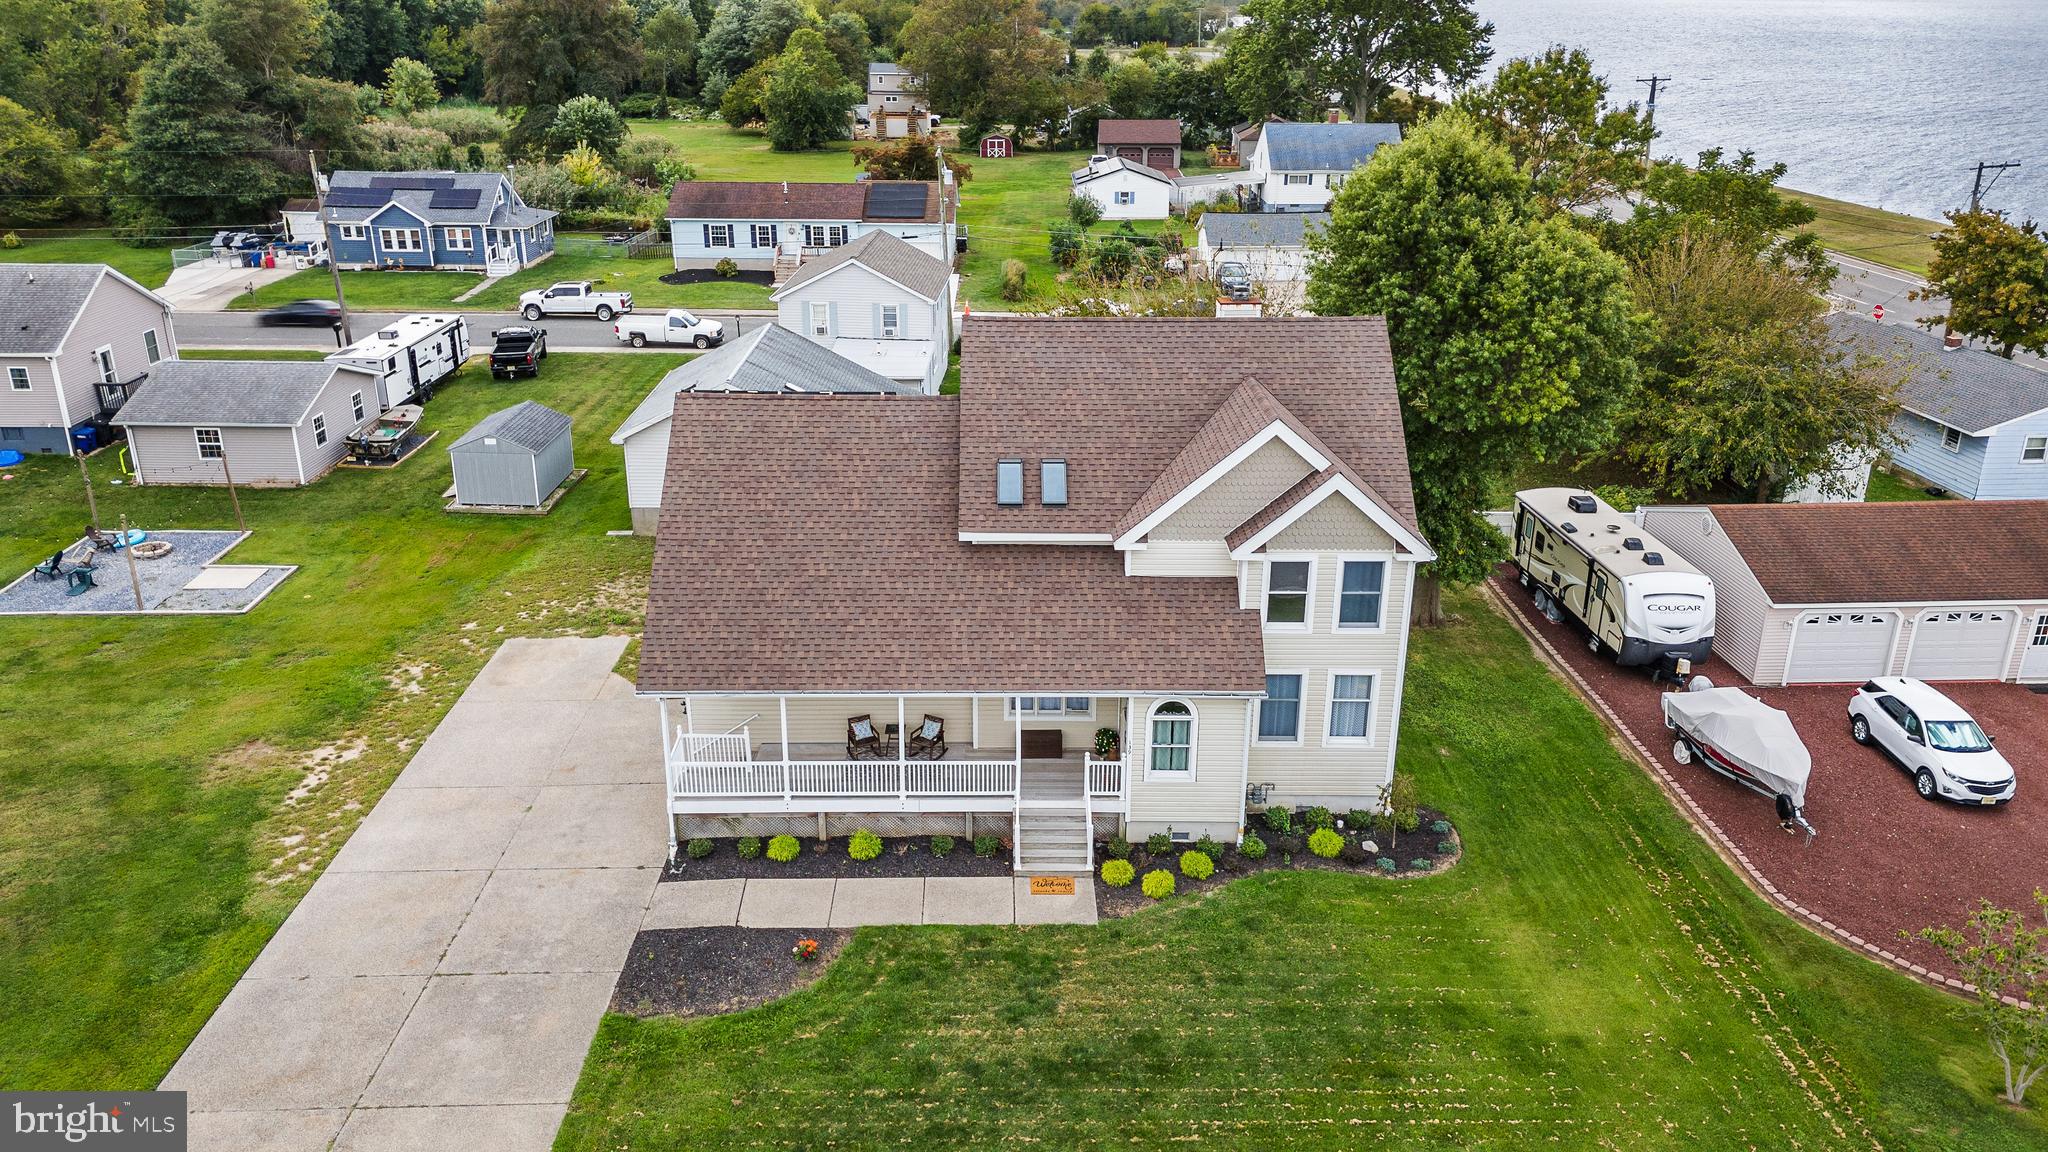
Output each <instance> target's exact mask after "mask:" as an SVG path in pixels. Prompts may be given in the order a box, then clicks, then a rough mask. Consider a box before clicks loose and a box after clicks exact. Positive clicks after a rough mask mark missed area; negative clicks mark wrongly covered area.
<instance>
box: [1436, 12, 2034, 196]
mask: <svg viewBox="0 0 2048 1152" xmlns="http://www.w3.org/2000/svg"><path fill="white" fill-rule="evenodd" d="M1475 6H1476V7H1477V9H1478V11H1479V14H1480V16H1481V17H1483V18H1484V19H1487V20H1490V21H1492V22H1493V24H1494V25H1495V32H1494V38H1493V48H1494V64H1495V65H1498V64H1499V63H1500V62H1501V61H1504V60H1508V59H1511V58H1513V57H1516V56H1527V55H1532V54H1534V53H1538V52H1541V51H1542V50H1543V49H1545V48H1546V47H1549V46H1550V45H1553V44H1563V45H1567V46H1570V47H1576V48H1583V49H1585V50H1586V52H1587V53H1588V54H1589V55H1591V56H1592V58H1593V65H1594V69H1595V71H1597V72H1599V73H1601V74H1602V75H1604V76H1606V77H1607V80H1608V82H1609V84H1610V85H1611V86H1612V89H1613V95H1614V97H1615V98H1616V99H1618V100H1622V101H1627V100H1641V99H1642V98H1644V97H1646V96H1647V95H1648V93H1649V88H1648V86H1647V85H1643V84H1637V83H1636V79H1637V78H1638V77H1647V76H1650V75H1652V74H1653V73H1654V74H1655V75H1660V76H1669V77H1671V80H1670V82H1669V83H1668V84H1666V85H1664V86H1663V88H1662V90H1661V91H1660V92H1659V93H1658V97H1657V128H1658V131H1659V133H1660V136H1659V139H1658V141H1657V144H1656V149H1657V153H1658V154H1659V155H1661V156H1674V157H1678V158H1681V159H1687V160H1690V159H1692V158H1693V157H1694V156H1695V155H1697V154H1698V153H1699V152H1700V151H1701V150H1702V149H1706V148H1714V147H1720V148H1724V149H1726V150H1727V151H1728V152H1729V153H1731V154H1732V153H1735V152H1737V151H1740V150H1741V149H1745V148H1747V149H1750V150H1752V151H1754V152H1755V153H1756V154H1757V156H1758V158H1759V159H1760V160H1762V161H1764V162H1766V163H1775V162H1777V161H1781V160H1782V161H1784V162H1785V164H1786V165H1788V166H1789V168H1790V169H1791V171H1790V172H1789V173H1788V174H1787V175H1786V177H1785V180H1784V184H1785V185H1786V186H1787V187H1790V188H1798V189H1801V190H1802V191H1807V192H1816V193H1819V194H1820V195H1823V196H1831V197H1834V198H1836V199H1840V200H1851V201H1855V202H1856V203H1859V204H1868V205H1872V206H1875V207H1879V208H1886V209H1890V210H1892V211H1894V212H1904V213H1907V214H1909V215H1913V216H1922V217H1926V218H1929V219H1939V218H1940V216H1941V213H1942V212H1944V211H1947V210H1949V209H1953V208H1960V207H1965V206H1967V205H1968V202H1969V199H1970V183H1971V178H1972V170H1973V168H1974V166H1975V164H1976V163H1977V162H1978V161H1979V160H1984V161H2004V160H2018V161H2021V163H2022V166H2021V167H2020V168H2019V169H2017V170H2014V171H2008V172H2006V173H2005V174H2004V175H2003V176H2002V177H2001V178H2000V179H1999V181H1998V183H1997V184H1996V185H1995V186H1994V187H1993V188H1992V190H1991V192H1990V193H1989V194H1988V195H1986V197H1985V204H1986V205H1987V206H1989V207H1992V208H1999V209H2006V210H2009V211H2010V212H2011V213H2012V215H2013V216H2014V217H2016V218H2031V219H2036V220H2040V221H2042V222H2043V223H2044V224H2048V0H1476V5H1475Z"/></svg>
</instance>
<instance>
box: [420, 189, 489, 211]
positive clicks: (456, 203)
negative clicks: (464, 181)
mask: <svg viewBox="0 0 2048 1152" xmlns="http://www.w3.org/2000/svg"><path fill="white" fill-rule="evenodd" d="M482 195H483V193H482V192H481V191H480V190H478V189H475V188H438V189H436V190H435V191H434V198H433V199H431V200H429V201H427V207H429V208H474V207H476V204H477V200H478V198H480V197H481V196H482Z"/></svg>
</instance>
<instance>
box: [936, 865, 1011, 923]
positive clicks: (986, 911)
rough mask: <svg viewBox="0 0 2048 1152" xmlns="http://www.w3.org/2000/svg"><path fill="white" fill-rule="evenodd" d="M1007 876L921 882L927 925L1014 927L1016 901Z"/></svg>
mask: <svg viewBox="0 0 2048 1152" xmlns="http://www.w3.org/2000/svg"><path fill="white" fill-rule="evenodd" d="M1013 880H1014V878H1013V877H1009V876H933V877H930V878H929V879H927V880H926V881H925V882H924V922H925V923H927V924H1014V923H1016V922H1017V898H1016V895H1015V892H1016V886H1015V884H1014V883H1013Z"/></svg>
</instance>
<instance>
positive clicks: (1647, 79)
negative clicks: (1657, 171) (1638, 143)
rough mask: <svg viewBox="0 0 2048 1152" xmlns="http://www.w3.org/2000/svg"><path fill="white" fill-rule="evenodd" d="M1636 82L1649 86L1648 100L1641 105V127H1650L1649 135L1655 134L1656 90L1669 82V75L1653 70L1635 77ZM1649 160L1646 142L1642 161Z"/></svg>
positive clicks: (1646, 161)
mask: <svg viewBox="0 0 2048 1152" xmlns="http://www.w3.org/2000/svg"><path fill="white" fill-rule="evenodd" d="M1636 83H1638V84H1648V85H1649V86H1650V102H1649V103H1648V104H1646V105H1644V106H1643V127H1645V128H1648V129H1650V135H1652V136H1655V135H1656V134H1657V133H1656V129H1657V92H1658V91H1659V90H1660V89H1661V88H1663V86H1664V85H1666V84H1669V83H1671V77H1669V76H1659V75H1657V74H1656V73H1655V72H1652V73H1650V74H1649V75H1648V76H1638V77H1636ZM1649 161H1650V146H1649V145H1648V144H1644V145H1643V162H1644V163H1645V164H1647V163H1649Z"/></svg>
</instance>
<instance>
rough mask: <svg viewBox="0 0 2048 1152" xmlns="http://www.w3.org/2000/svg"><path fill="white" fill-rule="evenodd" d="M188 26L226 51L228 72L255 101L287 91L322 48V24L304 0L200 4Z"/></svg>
mask: <svg viewBox="0 0 2048 1152" xmlns="http://www.w3.org/2000/svg"><path fill="white" fill-rule="evenodd" d="M192 23H194V24H196V25H197V26H198V27H199V28H200V30H202V31H204V32H205V33H206V35H207V36H209V37H210V38H212V40H213V42H214V43H215V44H218V45H220V46H221V47H222V48H223V49H228V50H229V51H228V52H227V58H228V63H229V65H230V67H232V68H233V69H234V70H235V72H236V74H237V75H239V76H241V77H242V80H243V83H244V84H245V85H246V86H247V87H248V89H249V92H250V95H251V96H252V97H253V98H255V99H257V100H268V99H270V98H271V97H270V96H269V95H268V93H267V92H266V91H265V90H266V89H273V90H281V89H283V88H285V87H286V86H288V85H289V84H290V82H291V81H292V80H293V79H294V78H296V77H297V76H298V74H299V70H300V68H301V67H302V66H303V65H304V64H305V63H306V61H307V60H309V59H311V58H312V56H313V53H314V50H315V49H317V48H319V47H320V44H321V36H322V30H321V26H320V19H319V16H318V14H317V13H316V12H315V11H314V10H313V8H312V6H311V5H310V4H309V3H308V2H307V0H200V4H199V8H198V10H197V11H195V12H194V13H193V14H192Z"/></svg>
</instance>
